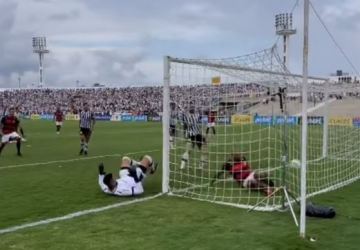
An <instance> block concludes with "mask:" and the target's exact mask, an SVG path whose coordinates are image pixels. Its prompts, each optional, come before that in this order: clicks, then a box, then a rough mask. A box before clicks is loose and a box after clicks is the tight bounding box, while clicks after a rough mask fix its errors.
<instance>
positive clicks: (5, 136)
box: [0, 108, 21, 156]
mask: <svg viewBox="0 0 360 250" xmlns="http://www.w3.org/2000/svg"><path fill="white" fill-rule="evenodd" d="M19 124H20V121H19V119H18V118H17V117H16V116H15V109H14V108H10V109H9V114H8V115H6V116H4V117H3V118H2V119H1V123H0V129H1V133H2V137H1V144H0V154H1V152H2V150H3V149H4V147H5V145H6V144H8V143H11V142H16V149H17V155H18V156H21V151H20V148H21V136H20V135H19V134H18V129H19Z"/></svg>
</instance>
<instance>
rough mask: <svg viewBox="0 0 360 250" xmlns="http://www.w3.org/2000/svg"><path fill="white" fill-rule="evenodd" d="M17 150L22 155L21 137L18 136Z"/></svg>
mask: <svg viewBox="0 0 360 250" xmlns="http://www.w3.org/2000/svg"><path fill="white" fill-rule="evenodd" d="M16 151H17V155H18V156H22V154H21V137H17V138H16Z"/></svg>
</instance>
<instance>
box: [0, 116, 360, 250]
mask: <svg viewBox="0 0 360 250" xmlns="http://www.w3.org/2000/svg"><path fill="white" fill-rule="evenodd" d="M23 125H24V129H25V132H26V134H27V137H28V142H26V143H24V144H23V157H21V158H18V157H17V156H16V154H15V146H14V145H9V146H7V147H6V148H5V149H4V151H3V154H2V155H1V156H0V218H1V219H0V230H1V229H5V228H9V227H13V226H17V225H22V224H26V223H31V222H36V221H40V220H45V219H49V218H54V217H59V216H63V215H67V214H70V213H74V212H78V211H82V210H86V209H92V208H99V207H103V206H107V205H110V204H116V203H119V202H125V201H128V200H129V199H131V198H119V197H111V196H106V195H105V194H103V193H102V192H101V191H100V189H99V187H98V185H97V164H98V163H99V162H101V161H102V162H104V164H105V168H106V170H107V171H108V172H110V171H111V172H113V173H116V172H117V168H118V165H119V163H120V155H124V154H126V153H133V154H132V155H133V156H134V157H140V156H141V155H142V154H143V152H146V151H153V152H151V154H152V155H153V156H154V157H155V158H156V159H158V160H160V161H161V147H162V136H161V124H160V123H111V122H98V123H97V124H96V128H95V131H94V134H93V138H92V141H91V143H90V154H89V156H88V157H87V158H86V157H80V156H79V155H78V152H79V138H78V128H77V126H78V124H77V122H66V123H65V125H64V127H63V130H62V133H61V135H56V134H55V126H54V124H53V123H52V122H46V121H24V122H23ZM79 159H80V160H79ZM67 160H69V161H67ZM44 162H53V163H47V164H39V163H44ZM26 164H27V165H26ZM19 165H21V166H19ZM359 189H360V183H359V181H357V182H355V183H354V184H351V185H349V186H347V187H345V188H342V189H339V190H336V191H333V192H329V193H326V194H322V195H319V196H316V197H314V198H313V199H312V200H313V201H314V202H315V203H319V204H324V205H331V206H334V207H335V208H336V211H337V216H336V217H335V218H334V219H331V220H324V219H314V218H308V219H307V235H308V237H314V238H316V241H315V242H310V241H309V240H308V237H307V239H306V240H303V239H301V238H299V236H298V228H296V227H295V225H294V223H293V220H292V218H291V215H290V213H289V212H285V213H280V212H271V213H265V212H250V213H249V212H247V211H246V210H244V209H239V208H233V207H228V206H221V205H216V204H211V203H207V202H200V201H194V200H191V199H184V198H177V197H172V196H166V195H164V196H162V197H159V198H156V199H153V200H150V201H145V202H142V203H137V204H133V205H128V206H123V207H119V208H114V209H110V210H107V211H104V212H99V213H96V214H90V215H85V216H81V217H77V218H73V219H70V220H66V221H60V222H55V223H50V224H47V225H41V226H36V227H32V228H27V229H23V230H18V231H16V232H12V233H6V234H1V235H0V249H194V250H195V249H199V250H200V249H358V246H359V244H360V237H359V236H360V234H359V228H360V212H359V211H360V194H359V191H358V190H359ZM160 191H161V171H158V172H157V173H156V174H155V175H154V176H151V177H149V178H148V179H147V180H146V184H145V194H144V195H143V196H142V197H146V196H151V195H154V194H157V193H159V192H160ZM296 211H297V212H298V208H297V207H296Z"/></svg>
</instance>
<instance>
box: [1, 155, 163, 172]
mask: <svg viewBox="0 0 360 250" xmlns="http://www.w3.org/2000/svg"><path fill="white" fill-rule="evenodd" d="M158 151H160V150H143V151H138V152H128V153H124V154H109V155H97V156H89V157H82V158H73V159H68V160H57V161H47V162H34V163H26V164H19V165H9V166H4V167H0V170H3V169H9V168H21V167H29V166H38V165H50V164H54V163H67V162H74V161H86V160H92V159H99V158H105V157H114V156H118V157H120V156H122V155H134V154H141V153H152V152H158Z"/></svg>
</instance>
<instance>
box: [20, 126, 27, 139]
mask: <svg viewBox="0 0 360 250" xmlns="http://www.w3.org/2000/svg"><path fill="white" fill-rule="evenodd" d="M20 134H21V141H23V142H25V141H26V139H25V132H24V129H23V128H22V127H20Z"/></svg>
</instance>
